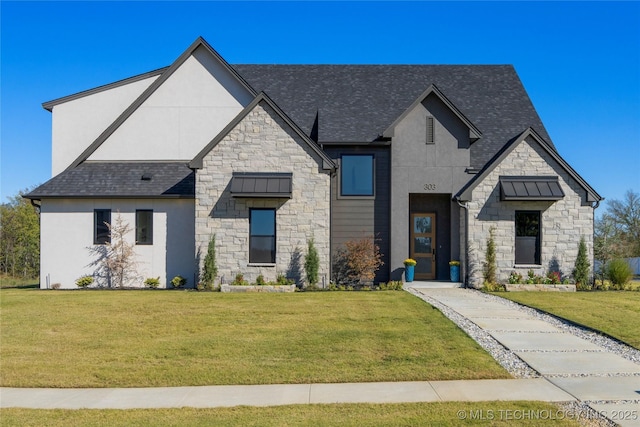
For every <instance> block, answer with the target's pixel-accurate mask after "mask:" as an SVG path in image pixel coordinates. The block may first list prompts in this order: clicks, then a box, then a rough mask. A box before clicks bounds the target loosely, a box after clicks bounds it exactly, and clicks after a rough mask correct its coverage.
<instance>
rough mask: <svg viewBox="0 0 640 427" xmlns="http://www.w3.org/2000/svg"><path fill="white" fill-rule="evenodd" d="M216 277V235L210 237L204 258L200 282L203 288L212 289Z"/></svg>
mask: <svg viewBox="0 0 640 427" xmlns="http://www.w3.org/2000/svg"><path fill="white" fill-rule="evenodd" d="M217 275H218V265H217V263H216V235H215V234H214V235H213V236H211V239H210V240H209V247H208V248H207V255H206V256H205V257H204V267H203V271H202V282H203V283H204V285H205V288H212V287H213V282H214V280H215V279H216V276H217Z"/></svg>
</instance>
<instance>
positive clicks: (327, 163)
mask: <svg viewBox="0 0 640 427" xmlns="http://www.w3.org/2000/svg"><path fill="white" fill-rule="evenodd" d="M260 102H266V103H267V104H268V105H269V106H270V107H271V108H272V109H273V110H274V111H275V112H276V114H278V115H279V116H280V117H281V118H282V119H283V120H284V121H285V122H286V123H287V125H289V126H290V127H291V129H293V131H294V132H295V133H296V134H297V135H298V136H299V137H300V138H302V140H303V141H304V142H306V143H307V145H308V146H309V148H311V150H312V151H313V152H315V153H316V154H317V155H318V156H319V157H320V158H321V159H322V168H323V169H335V168H336V164H335V163H334V162H333V160H331V158H330V157H329V156H328V155H327V154H326V153H325V152H324V151H323V150H322V149H321V148H320V147H319V146H318V145H317V144H316V143H315V142H314V141H313V140H312V139H311V138H310V137H309V136H307V135H306V134H305V133H304V132H303V131H302V129H300V128H299V127H298V125H297V124H296V123H295V122H293V121H292V120H291V119H290V118H289V117H288V116H287V115H286V114H285V112H284V111H282V109H281V108H280V107H278V105H276V103H275V102H273V100H272V99H271V98H269V96H267V94H266V93H264V92H260V93H259V94H258V96H256V97H255V98H254V100H253V101H251V103H250V104H249V105H247V106H246V107H245V109H244V110H242V111H241V112H240V113H239V114H238V115H237V116H236V117H235V118H234V119H233V120H232V121H231V122H230V123H229V124H228V125H227V126H226V127H225V128H224V129H222V130H221V131H220V133H219V134H218V135H217V136H216V137H215V138H213V139H212V140H211V142H209V143H208V144H207V145H206V146H205V147H204V148H203V149H202V150H201V151H200V153H198V154H197V155H196V156H195V157H194V158H193V160H191V162H189V167H191V168H194V169H202V160H203V159H204V157H205V156H206V155H207V154H208V153H209V152H210V151H211V150H212V149H213V148H214V147H215V146H216V145H218V143H219V142H220V141H222V139H223V138H224V137H225V136H227V134H228V133H229V132H231V130H232V129H233V128H235V127H236V125H237V124H238V123H240V122H241V121H242V119H244V118H245V117H246V116H247V114H249V113H250V112H251V111H252V110H253V109H254V108H255V107H256V106H257V105H258V104H259V103H260Z"/></svg>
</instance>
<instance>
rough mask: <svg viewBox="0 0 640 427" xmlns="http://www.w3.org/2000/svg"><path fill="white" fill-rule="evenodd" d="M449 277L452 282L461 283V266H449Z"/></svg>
mask: <svg viewBox="0 0 640 427" xmlns="http://www.w3.org/2000/svg"><path fill="white" fill-rule="evenodd" d="M449 277H450V278H451V281H452V282H459V281H460V266H459V265H450V266H449Z"/></svg>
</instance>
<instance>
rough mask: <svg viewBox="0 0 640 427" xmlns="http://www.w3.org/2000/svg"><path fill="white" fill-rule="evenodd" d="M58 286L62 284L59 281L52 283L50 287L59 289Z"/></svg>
mask: <svg viewBox="0 0 640 427" xmlns="http://www.w3.org/2000/svg"><path fill="white" fill-rule="evenodd" d="M60 286H62V285H61V284H60V283H53V284H52V285H51V289H60Z"/></svg>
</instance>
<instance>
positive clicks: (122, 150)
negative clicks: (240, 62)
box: [89, 47, 253, 160]
mask: <svg viewBox="0 0 640 427" xmlns="http://www.w3.org/2000/svg"><path fill="white" fill-rule="evenodd" d="M252 99H253V97H252V96H251V94H249V92H248V91H247V90H246V89H245V88H244V87H242V86H241V85H240V83H239V82H238V81H237V80H235V79H234V78H233V77H232V75H231V74H230V73H229V71H228V70H227V69H225V68H224V67H223V66H222V65H221V64H220V63H219V62H218V61H217V60H216V59H215V58H214V57H213V56H211V54H210V53H209V52H208V51H207V50H206V49H205V48H203V47H199V48H197V49H196V50H195V51H194V53H193V55H192V56H190V57H189V58H188V59H187V60H186V61H185V62H184V63H183V64H182V65H181V66H180V67H179V68H178V69H177V70H176V71H175V72H174V73H173V74H172V75H171V76H170V77H169V78H168V79H167V80H166V81H165V82H164V83H163V84H162V85H161V86H160V87H159V88H158V89H157V90H156V91H155V92H154V93H153V94H152V95H151V96H150V97H149V98H148V99H147V100H146V101H145V102H144V103H143V104H142V105H141V106H140V107H139V108H138V109H137V110H136V111H135V112H134V113H133V114H132V115H131V116H130V117H129V118H128V119H127V120H126V121H125V122H124V123H123V124H122V125H121V126H120V127H119V128H118V129H117V130H116V131H115V132H114V133H113V134H112V135H111V136H110V137H109V138H108V139H107V140H106V141H104V143H103V144H102V145H101V146H100V147H99V148H98V149H97V150H96V151H95V152H94V153H93V154H92V155H91V156H90V157H89V160H191V159H192V158H193V157H195V156H196V155H197V154H198V153H199V152H200V150H201V149H202V148H203V147H204V146H206V144H207V143H209V142H210V141H211V140H212V139H213V138H214V137H215V136H216V135H217V134H218V133H219V132H220V131H221V130H222V129H223V128H224V127H225V126H226V125H227V124H228V123H229V122H230V121H231V120H232V119H233V118H234V117H235V116H236V115H237V114H238V113H239V112H240V111H241V110H242V109H243V108H244V107H245V106H246V105H248V104H249V103H250V102H251V100H252Z"/></svg>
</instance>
